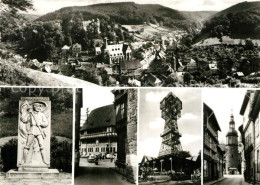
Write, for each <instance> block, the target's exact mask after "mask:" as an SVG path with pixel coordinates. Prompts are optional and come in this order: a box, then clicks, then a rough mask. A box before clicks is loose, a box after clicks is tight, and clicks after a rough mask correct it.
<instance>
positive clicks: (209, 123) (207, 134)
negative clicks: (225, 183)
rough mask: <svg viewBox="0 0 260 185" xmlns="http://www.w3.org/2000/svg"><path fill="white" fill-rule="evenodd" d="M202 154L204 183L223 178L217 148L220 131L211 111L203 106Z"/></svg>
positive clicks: (222, 157) (218, 149) (220, 153)
mask: <svg viewBox="0 0 260 185" xmlns="http://www.w3.org/2000/svg"><path fill="white" fill-rule="evenodd" d="M203 127H204V152H203V156H204V157H203V159H204V161H203V178H204V182H206V181H212V180H216V179H219V178H221V177H222V176H223V159H224V156H223V153H224V152H223V151H222V149H221V148H220V147H219V141H218V131H221V129H220V127H219V124H218V121H217V118H216V116H215V113H214V112H213V110H212V109H211V108H210V107H209V106H208V105H206V104H205V103H204V104H203Z"/></svg>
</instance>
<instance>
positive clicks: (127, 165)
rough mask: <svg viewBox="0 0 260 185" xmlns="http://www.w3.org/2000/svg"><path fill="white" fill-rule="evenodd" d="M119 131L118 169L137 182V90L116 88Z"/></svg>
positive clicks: (116, 117)
mask: <svg viewBox="0 0 260 185" xmlns="http://www.w3.org/2000/svg"><path fill="white" fill-rule="evenodd" d="M113 94H114V96H115V100H114V108H115V110H116V116H115V122H116V132H117V136H118V137H117V145H118V147H117V148H118V152H117V160H116V162H115V164H116V167H117V171H118V172H120V173H122V174H123V175H124V176H125V177H126V178H127V179H128V180H129V181H131V182H136V180H137V178H136V170H137V90H136V89H122V90H114V91H113Z"/></svg>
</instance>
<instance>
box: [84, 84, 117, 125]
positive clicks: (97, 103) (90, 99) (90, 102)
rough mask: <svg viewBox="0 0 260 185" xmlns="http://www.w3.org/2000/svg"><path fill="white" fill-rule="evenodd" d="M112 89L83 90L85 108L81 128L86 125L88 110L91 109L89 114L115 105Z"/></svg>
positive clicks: (93, 88)
mask: <svg viewBox="0 0 260 185" xmlns="http://www.w3.org/2000/svg"><path fill="white" fill-rule="evenodd" d="M112 90H113V89H112V88H102V87H91V88H84V89H83V106H82V109H81V126H82V124H84V122H85V120H86V118H87V115H86V110H87V108H88V109H89V113H90V112H91V111H92V110H93V109H96V108H98V107H102V106H105V105H110V104H113V101H114V94H113V93H112V92H111V91H112Z"/></svg>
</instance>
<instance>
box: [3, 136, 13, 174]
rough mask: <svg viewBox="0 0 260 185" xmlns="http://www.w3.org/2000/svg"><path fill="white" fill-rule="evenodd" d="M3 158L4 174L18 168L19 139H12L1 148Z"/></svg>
mask: <svg viewBox="0 0 260 185" xmlns="http://www.w3.org/2000/svg"><path fill="white" fill-rule="evenodd" d="M1 158H2V163H3V171H4V172H7V171H8V170H10V169H15V168H16V161H17V139H11V140H10V141H9V142H7V143H6V144H5V145H4V146H2V147H1Z"/></svg>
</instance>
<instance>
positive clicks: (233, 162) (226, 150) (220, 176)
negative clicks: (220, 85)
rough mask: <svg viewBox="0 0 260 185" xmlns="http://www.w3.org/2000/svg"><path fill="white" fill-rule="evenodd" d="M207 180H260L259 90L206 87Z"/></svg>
mask: <svg viewBox="0 0 260 185" xmlns="http://www.w3.org/2000/svg"><path fill="white" fill-rule="evenodd" d="M202 97H203V98H202V100H203V180H204V184H213V183H216V184H258V181H259V180H260V179H259V173H258V169H260V168H259V165H258V164H259V146H260V139H259V112H260V111H259V110H260V91H259V90H257V89H256V90H254V89H203V90H202Z"/></svg>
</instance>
